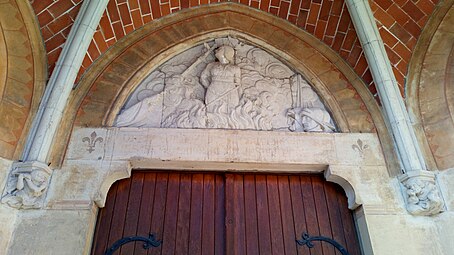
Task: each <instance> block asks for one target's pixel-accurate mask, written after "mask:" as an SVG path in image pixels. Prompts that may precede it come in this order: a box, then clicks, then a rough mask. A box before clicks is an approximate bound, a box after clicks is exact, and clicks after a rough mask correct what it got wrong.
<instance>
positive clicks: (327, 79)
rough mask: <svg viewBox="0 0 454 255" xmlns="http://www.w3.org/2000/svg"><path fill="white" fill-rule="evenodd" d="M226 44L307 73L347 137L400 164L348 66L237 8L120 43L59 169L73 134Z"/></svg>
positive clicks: (89, 85) (222, 7)
mask: <svg viewBox="0 0 454 255" xmlns="http://www.w3.org/2000/svg"><path fill="white" fill-rule="evenodd" d="M222 36H224V37H226V36H232V37H237V38H241V39H242V40H245V41H247V42H248V43H250V44H253V45H257V46H260V47H261V48H263V49H265V50H266V51H267V52H271V53H272V54H274V56H276V57H277V58H279V59H281V60H282V61H284V62H285V63H286V64H287V65H288V66H291V67H292V68H294V69H295V70H296V71H298V72H299V73H301V74H302V75H303V76H304V77H305V78H306V79H307V80H308V81H309V82H310V84H311V85H312V86H313V88H314V89H315V91H316V92H317V93H318V94H319V96H320V97H321V98H322V101H323V102H324V103H325V105H327V107H328V108H329V109H330V111H331V113H332V115H333V118H334V120H335V122H336V123H337V125H338V127H339V130H340V131H341V132H357V133H360V132H361V133H370V132H372V133H375V132H378V133H379V135H380V137H381V138H382V139H383V141H384V142H383V148H384V151H386V152H389V155H388V156H389V158H390V159H391V160H389V162H395V160H394V159H393V157H394V156H392V153H391V152H392V148H391V143H390V142H389V141H390V140H389V135H388V134H387V132H386V130H385V125H384V122H383V118H382V116H381V112H380V109H379V107H378V105H377V103H376V101H375V99H374V97H373V96H372V94H371V93H370V92H369V91H368V89H367V86H365V84H364V83H363V81H362V79H361V78H360V77H359V76H358V75H356V73H355V72H354V70H353V69H352V68H351V67H350V66H349V65H348V63H346V62H345V61H344V60H342V58H341V57H340V56H339V55H338V54H337V53H335V52H334V51H333V50H331V49H330V48H329V47H328V46H327V45H325V44H324V43H323V42H321V41H319V40H318V39H316V38H315V37H314V36H312V35H310V34H308V33H306V32H305V31H303V30H301V29H300V28H298V27H296V26H293V25H291V24H289V23H287V22H285V21H283V20H281V19H279V18H277V17H275V16H272V15H269V14H267V13H264V12H262V11H259V10H255V9H252V8H250V7H246V6H243V5H238V4H235V3H224V4H219V5H215V6H210V7H208V6H205V7H198V8H194V9H187V10H184V11H181V12H179V13H178V15H170V16H166V17H163V18H161V19H159V20H156V21H153V22H151V23H150V24H147V25H145V26H144V27H143V28H141V29H138V30H137V31H135V32H134V33H131V34H130V35H128V36H126V37H124V38H123V39H122V40H121V41H119V42H117V43H116V44H115V45H114V46H113V47H112V48H111V49H110V50H109V51H108V52H107V53H106V54H104V55H103V56H102V57H101V58H100V59H99V60H98V61H97V62H96V63H95V64H94V65H93V66H92V67H91V68H90V69H89V70H88V71H87V73H86V74H85V75H84V77H83V78H82V80H81V81H80V83H79V84H78V86H77V88H76V89H75V91H74V93H73V95H72V97H71V99H70V101H69V104H68V107H67V110H66V112H65V114H64V116H65V120H64V121H63V127H62V128H61V129H60V131H59V133H58V135H57V143H56V145H55V147H54V153H53V161H54V162H59V161H60V160H61V158H62V155H63V151H64V147H65V144H66V141H67V139H68V137H69V135H70V133H71V131H70V130H71V127H72V126H87V127H102V126H110V125H112V123H113V121H114V117H115V116H116V114H117V113H118V112H119V111H120V109H121V107H122V106H123V104H124V102H125V101H126V99H127V98H128V96H129V95H130V93H132V91H134V89H135V88H136V87H137V86H138V85H139V83H140V82H141V81H142V80H143V79H144V78H145V77H146V75H147V74H149V72H150V70H152V69H153V67H157V66H159V65H160V64H162V63H164V62H165V61H166V60H168V59H170V58H171V57H173V56H175V55H177V54H179V53H181V52H183V51H184V50H187V49H189V48H190V47H192V46H193V45H197V44H200V43H202V42H204V41H207V40H211V39H213V38H217V37H222ZM394 169H396V168H394Z"/></svg>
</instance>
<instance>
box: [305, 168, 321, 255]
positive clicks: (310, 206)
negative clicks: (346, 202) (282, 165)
mask: <svg viewBox="0 0 454 255" xmlns="http://www.w3.org/2000/svg"><path fill="white" fill-rule="evenodd" d="M300 182H301V193H302V194H303V204H304V211H305V213H306V214H305V216H306V225H307V230H306V231H307V233H308V234H309V235H311V236H318V235H320V229H319V227H318V218H317V211H316V209H315V201H314V192H313V190H312V181H311V177H310V176H301V177H300ZM313 243H314V248H312V249H310V252H311V255H321V254H323V251H322V245H321V243H320V242H313Z"/></svg>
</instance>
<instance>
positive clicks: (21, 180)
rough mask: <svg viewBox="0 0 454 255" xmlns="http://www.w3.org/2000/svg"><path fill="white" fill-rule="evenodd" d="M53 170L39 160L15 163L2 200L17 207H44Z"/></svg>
mask: <svg viewBox="0 0 454 255" xmlns="http://www.w3.org/2000/svg"><path fill="white" fill-rule="evenodd" d="M52 172H53V171H52V169H51V168H50V167H49V166H48V165H47V164H45V163H43V162H39V161H27V162H15V163H13V166H12V169H11V172H10V174H9V176H8V180H7V183H6V187H5V190H4V192H3V195H2V199H1V202H2V203H4V204H8V205H9V206H11V207H13V208H16V209H37V208H42V207H43V204H44V199H45V197H46V193H47V188H48V186H49V181H50V177H51V175H52Z"/></svg>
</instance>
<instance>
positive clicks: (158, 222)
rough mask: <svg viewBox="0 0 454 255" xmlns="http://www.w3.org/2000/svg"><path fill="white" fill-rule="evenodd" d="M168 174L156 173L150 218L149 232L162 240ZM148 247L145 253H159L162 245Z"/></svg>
mask: <svg viewBox="0 0 454 255" xmlns="http://www.w3.org/2000/svg"><path fill="white" fill-rule="evenodd" d="M168 179H169V175H168V174H167V173H161V172H160V173H157V175H156V188H155V193H154V204H153V218H151V224H150V232H153V233H156V239H157V240H162V238H163V232H164V231H163V230H164V215H165V209H166V201H167V199H166V198H167V184H168ZM164 245H166V244H161V245H160V246H159V247H155V248H151V249H148V253H147V254H161V250H162V247H163V246H164Z"/></svg>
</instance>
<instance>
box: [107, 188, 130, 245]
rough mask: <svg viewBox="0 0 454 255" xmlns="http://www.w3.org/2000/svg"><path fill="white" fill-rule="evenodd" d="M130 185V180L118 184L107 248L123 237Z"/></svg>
mask: <svg viewBox="0 0 454 255" xmlns="http://www.w3.org/2000/svg"><path fill="white" fill-rule="evenodd" d="M130 185H131V179H125V180H122V181H120V182H119V183H118V187H117V196H116V198H115V210H114V212H113V216H112V223H111V224H112V225H111V227H110V233H109V242H108V245H107V247H110V246H111V245H112V244H114V243H115V242H116V241H118V240H119V239H121V238H122V237H123V228H124V224H125V217H126V209H127V204H128V199H129V189H130Z"/></svg>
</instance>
